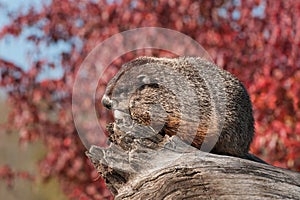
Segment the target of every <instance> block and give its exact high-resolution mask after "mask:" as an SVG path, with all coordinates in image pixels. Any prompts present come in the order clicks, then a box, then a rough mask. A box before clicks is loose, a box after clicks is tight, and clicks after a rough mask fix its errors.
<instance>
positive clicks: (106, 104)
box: [101, 95, 112, 110]
mask: <svg viewBox="0 0 300 200" xmlns="http://www.w3.org/2000/svg"><path fill="white" fill-rule="evenodd" d="M101 103H102V105H103V106H104V107H105V108H107V109H109V110H110V109H111V107H112V101H111V99H110V98H109V97H108V96H106V95H104V96H103V97H102V100H101Z"/></svg>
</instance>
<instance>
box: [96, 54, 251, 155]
mask: <svg viewBox="0 0 300 200" xmlns="http://www.w3.org/2000/svg"><path fill="white" fill-rule="evenodd" d="M155 65H161V66H163V67H165V69H166V71H170V74H166V72H163V70H157V71H155V70H151V66H155ZM139 66H143V67H139ZM200 66H201V67H200ZM148 67H149V69H148ZM129 71H130V73H131V75H130V76H128V77H126V73H127V72H129ZM178 75H180V77H179V78H178V79H174V76H178ZM139 77H141V82H144V84H143V86H142V87H139V88H137V89H135V90H134V91H133V92H132V93H130V95H129V97H128V99H127V100H124V99H123V100H121V101H120V102H119V105H118V109H119V110H120V109H124V110H126V109H129V113H128V114H129V115H130V116H131V119H132V120H133V121H135V122H137V123H139V124H142V125H146V126H147V125H148V126H149V125H151V126H156V125H157V126H158V127H159V126H160V125H162V126H163V128H162V129H161V130H160V134H167V135H170V136H172V135H177V136H178V137H179V138H181V139H182V140H183V141H185V142H187V143H190V144H191V145H192V146H194V147H196V148H199V149H200V147H201V145H202V143H203V141H204V138H205V137H207V138H209V137H214V134H217V133H214V132H210V133H208V129H209V127H211V125H214V124H216V123H218V120H217V119H216V116H215V115H214V113H213V106H212V103H211V102H212V101H213V100H214V99H213V97H212V96H211V93H210V92H209V87H208V85H207V81H206V80H209V81H210V82H211V83H213V84H212V86H213V87H215V88H216V90H217V91H220V94H222V91H223V94H224V97H225V100H226V101H225V102H221V104H222V105H223V106H224V109H225V110H224V113H223V116H221V118H222V119H224V121H223V122H224V123H223V126H222V127H221V128H222V129H221V132H220V133H219V135H218V140H217V143H216V144H215V146H214V148H213V150H212V152H214V153H217V154H225V155H232V156H237V157H241V158H246V157H247V155H248V151H249V146H250V143H251V141H252V138H253V136H254V119H253V115H252V106H251V101H250V98H249V95H248V93H247V91H246V89H245V87H244V86H243V84H242V83H241V82H240V81H239V80H238V79H237V78H235V77H234V76H233V75H231V74H230V73H229V72H227V71H225V70H222V69H220V68H219V67H217V66H216V65H214V64H213V63H211V62H209V61H206V60H203V59H201V58H195V57H182V58H174V59H170V58H154V57H141V58H138V59H135V60H133V61H131V62H129V63H126V64H125V65H124V66H123V67H122V68H121V70H120V71H119V73H118V74H117V75H116V76H115V77H114V78H113V79H112V80H111V81H110V82H109V84H108V86H107V89H106V92H105V95H104V98H103V100H102V103H103V104H104V105H105V106H106V107H108V108H110V107H112V106H113V105H112V98H113V97H114V96H118V97H119V98H120V99H122V98H121V97H122V96H124V94H128V93H129V91H128V90H129V88H130V87H132V84H133V83H132V82H134V81H138V80H137V79H139ZM153 77H154V78H153ZM148 79H149V80H150V81H149V80H148ZM179 79H184V82H180V81H181V80H179ZM161 81H165V83H168V84H159V83H160V82H161ZM147 82H149V83H147ZM154 82H158V84H155V83H154ZM178 82H179V83H178ZM183 84H184V85H187V86H188V87H189V88H192V90H193V92H194V94H195V95H196V96H195V98H191V97H189V93H188V92H187V91H186V90H184V89H183V90H180V88H181V87H182V86H183ZM120 85H121V86H122V89H120V88H118V87H120ZM170 88H171V89H170ZM178 88H179V89H178ZM177 89H178V91H179V92H181V93H182V95H181V96H180V95H178V94H176V90H177ZM185 92H187V95H186V94H185ZM217 95H219V94H217ZM125 96H126V95H125ZM124 98H125V97H124ZM180 98H182V99H183V100H182V101H181V102H180V101H178V99H180ZM156 104H159V105H160V106H161V107H162V108H163V109H164V110H165V114H166V116H165V115H164V113H161V110H162V109H161V108H159V107H158V108H153V107H152V110H151V106H152V105H156ZM185 104H186V105H185ZM182 105H183V107H181V106H182ZM126 107H127V108H126ZM181 108H185V109H184V110H182V109H181ZM195 111H197V112H195ZM195 113H198V115H199V116H198V115H197V116H195ZM151 115H152V117H151ZM153 116H154V118H155V120H152V118H153ZM184 116H188V117H184ZM219 117H220V116H219ZM196 122H197V123H196ZM195 126H196V134H195V133H191V131H190V130H191V128H192V127H195ZM213 127H214V126H213ZM178 130H180V131H178ZM212 130H214V129H212ZM216 132H217V129H216ZM194 134H195V135H194ZM209 134H210V135H209Z"/></svg>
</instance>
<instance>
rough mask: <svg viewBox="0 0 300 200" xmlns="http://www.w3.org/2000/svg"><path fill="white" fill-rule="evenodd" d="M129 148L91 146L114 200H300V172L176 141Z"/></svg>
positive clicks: (132, 141)
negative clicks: (205, 150)
mask: <svg viewBox="0 0 300 200" xmlns="http://www.w3.org/2000/svg"><path fill="white" fill-rule="evenodd" d="M124 141H127V142H128V144H127V145H128V146H127V148H126V149H127V150H126V151H125V150H124V149H122V148H120V147H119V146H118V145H116V144H113V143H111V144H110V146H109V148H100V147H96V146H92V147H91V149H90V150H89V152H87V155H88V157H89V158H90V159H91V160H92V162H93V163H94V165H95V167H96V168H97V170H98V172H99V173H100V174H101V175H102V176H103V177H104V179H105V180H106V182H107V186H108V187H109V188H110V189H111V191H112V192H113V193H114V195H115V199H300V174H299V173H297V172H292V171H288V170H285V169H280V168H276V167H273V166H271V165H265V164H260V163H256V162H252V161H248V160H244V159H240V158H235V157H229V156H221V155H215V154H210V153H205V152H201V151H199V150H198V149H195V148H193V147H191V146H189V145H186V144H185V143H183V142H181V141H180V140H179V139H178V138H177V137H176V136H175V137H171V138H169V137H167V136H166V137H162V136H155V137H152V138H143V139H141V138H139V139H137V138H134V137H132V136H130V137H129V136H128V138H127V139H125V140H124Z"/></svg>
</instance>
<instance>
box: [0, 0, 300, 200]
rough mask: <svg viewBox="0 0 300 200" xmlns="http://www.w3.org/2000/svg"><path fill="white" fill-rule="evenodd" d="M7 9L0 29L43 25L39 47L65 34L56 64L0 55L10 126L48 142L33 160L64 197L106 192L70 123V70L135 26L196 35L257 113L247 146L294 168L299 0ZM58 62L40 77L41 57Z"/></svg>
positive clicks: (298, 149) (36, 37) (125, 1)
mask: <svg viewBox="0 0 300 200" xmlns="http://www.w3.org/2000/svg"><path fill="white" fill-rule="evenodd" d="M12 17H13V21H12V22H11V23H10V24H9V25H7V26H5V27H4V28H3V29H2V30H0V38H2V39H3V38H5V37H6V36H7V35H13V36H14V37H18V36H19V35H20V34H21V33H22V31H23V30H24V29H25V28H28V27H35V28H37V29H39V30H40V31H42V32H43V34H42V35H40V34H36V33H35V32H32V34H31V35H30V36H28V37H27V40H28V41H32V42H34V43H35V44H36V46H37V47H38V45H39V44H40V43H42V42H46V44H47V45H51V44H55V43H58V42H60V41H64V42H68V43H70V44H71V50H70V51H69V52H63V53H62V54H61V60H60V61H59V62H58V64H57V63H53V62H52V61H48V60H45V59H40V60H35V61H34V62H32V66H31V68H30V69H29V70H23V69H22V68H20V67H19V66H17V65H16V64H15V63H11V62H8V61H6V60H3V59H1V58H0V66H1V70H0V73H1V79H0V83H1V86H2V87H4V88H6V90H7V93H8V101H9V103H10V104H11V105H12V110H11V113H10V118H9V126H10V128H12V129H17V130H19V131H18V132H19V134H20V140H21V141H22V142H28V141H33V140H42V141H43V142H44V143H45V145H46V147H47V150H48V151H47V155H46V157H45V158H44V159H43V161H42V162H40V163H39V166H40V170H41V173H42V175H43V177H44V178H45V180H46V179H47V178H49V177H52V176H53V177H58V178H59V180H60V183H61V186H62V188H63V190H64V191H65V193H66V194H68V195H69V197H70V198H71V199H77V198H81V199H88V198H91V199H104V198H111V196H110V193H109V192H108V190H107V189H105V185H104V183H103V181H102V180H101V179H97V177H98V175H97V173H96V172H95V170H94V169H93V167H92V165H91V163H90V162H89V161H88V159H87V158H86V157H85V155H84V152H85V149H84V147H83V145H82V144H81V142H80V140H79V138H78V136H77V133H76V129H75V127H74V124H73V120H72V113H71V91H72V86H73V82H74V78H75V74H76V71H77V70H78V68H79V66H80V64H81V63H82V61H83V59H84V58H85V57H86V56H87V54H88V53H89V52H90V51H91V50H92V49H93V48H94V47H95V45H96V44H98V43H100V42H101V41H103V40H104V39H106V38H109V37H110V36H112V35H113V34H116V33H118V32H121V31H125V30H128V29H132V28H136V27H145V26H157V27H164V28H169V29H173V30H177V31H180V32H182V33H184V34H187V35H189V36H190V37H192V38H193V39H195V40H197V41H198V42H199V43H200V44H201V45H202V46H203V47H204V48H205V49H206V50H207V51H208V52H209V54H210V55H211V56H212V58H213V59H214V61H215V62H216V63H217V64H218V65H219V66H220V67H222V68H225V69H226V70H228V71H230V72H232V73H234V74H235V75H236V76H237V77H238V78H239V79H240V80H241V81H242V82H243V83H244V84H245V85H246V87H247V89H248V91H249V93H250V96H251V99H252V102H253V106H254V114H255V120H256V137H255V139H254V142H253V144H252V146H251V151H252V152H253V153H254V154H256V155H258V156H259V157H261V158H263V159H264V160H266V161H267V162H269V163H271V164H273V165H275V166H279V167H284V168H288V169H291V170H296V171H300V109H299V108H300V100H299V98H300V51H299V47H300V21H299V19H300V1H293V0H277V1H273V0H245V1H239V0H204V1H197V0H183V1H173V0H154V1H146V0H140V1H137V0H119V1H108V2H106V1H102V0H99V1H92V0H90V1H83V0H82V1H72V0H64V1H61V0H53V1H52V2H51V3H50V4H49V5H47V6H44V7H43V9H42V10H41V11H36V10H34V9H32V10H31V11H30V12H28V13H26V14H17V15H12ZM78 40H79V41H81V42H82V48H78V47H77V45H76V41H78ZM178 48H180V47H178ZM139 54H142V51H141V52H140V53H139ZM130 58H132V56H130V55H129V56H124V57H122V58H120V60H119V61H118V62H117V63H119V64H120V63H123V62H126V61H128V59H130ZM57 65H60V66H62V67H63V76H62V77H61V78H59V79H58V80H52V79H48V80H47V79H45V80H43V81H39V80H38V76H39V75H40V74H41V73H43V70H44V68H45V67H47V66H48V67H52V68H56V67H58V66H57ZM119 66H120V65H119ZM115 71H116V69H115V68H112V69H111V71H110V72H109V74H113V73H115ZM105 120H106V119H104V117H102V118H101V117H100V121H105ZM1 169H4V170H0V176H1V177H6V176H7V174H11V173H12V172H11V171H10V170H9V169H8V168H7V167H6V166H5V167H2V168H1ZM6 172H7V173H6ZM9 177H11V176H9Z"/></svg>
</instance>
